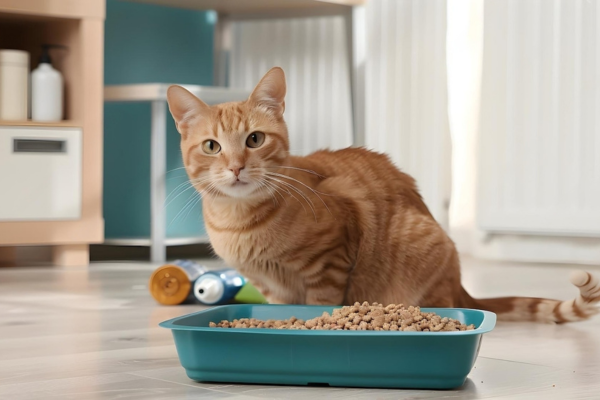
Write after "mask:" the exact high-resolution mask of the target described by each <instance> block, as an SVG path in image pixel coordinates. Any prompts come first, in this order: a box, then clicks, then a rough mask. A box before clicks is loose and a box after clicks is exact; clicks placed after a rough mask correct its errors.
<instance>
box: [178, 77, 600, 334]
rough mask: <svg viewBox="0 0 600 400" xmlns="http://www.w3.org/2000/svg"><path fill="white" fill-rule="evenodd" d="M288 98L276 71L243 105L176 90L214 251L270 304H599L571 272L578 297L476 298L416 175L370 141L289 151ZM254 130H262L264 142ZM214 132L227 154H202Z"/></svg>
mask: <svg viewBox="0 0 600 400" xmlns="http://www.w3.org/2000/svg"><path fill="white" fill-rule="evenodd" d="M284 97H285V77H284V74H283V71H282V70H281V69H279V68H274V69H272V70H271V71H269V72H268V73H267V74H266V75H265V77H264V78H263V79H262V80H261V82H260V83H259V84H258V86H257V87H256V89H255V90H254V92H253V93H252V95H251V96H250V98H249V99H248V100H247V101H244V102H236V103H226V104H220V105H217V106H213V107H209V106H207V105H206V104H204V103H203V102H201V101H200V100H199V99H197V98H195V97H194V96H193V95H192V94H190V93H189V92H187V91H186V90H185V89H183V88H180V87H171V88H169V91H168V100H169V108H170V110H171V113H172V115H173V117H174V119H175V121H176V123H177V127H178V130H179V132H180V133H181V151H182V155H183V160H184V164H185V167H186V170H187V173H188V175H189V177H190V181H191V183H192V185H193V186H194V187H195V188H196V190H197V191H198V192H200V193H201V194H202V196H203V214H204V220H205V223H206V228H207V231H208V235H209V237H210V240H211V244H212V246H213V249H214V250H215V252H216V253H217V254H218V255H219V256H220V257H222V258H223V259H224V260H225V261H226V262H227V263H228V264H230V265H232V266H234V267H236V268H237V269H239V270H240V272H242V273H243V274H244V275H245V276H247V277H248V278H249V279H250V281H251V282H252V283H254V285H256V286H257V287H258V288H259V289H260V290H261V291H262V292H263V294H264V295H265V296H266V297H267V298H268V299H269V301H270V302H272V303H296V304H351V303H354V302H355V301H360V302H362V301H369V302H379V303H383V304H386V303H404V304H411V305H421V306H432V307H472V308H481V309H486V310H490V311H494V312H496V313H497V314H498V316H499V318H500V319H505V320H524V321H539V322H557V323H560V322H568V321H578V320H581V319H585V318H588V317H590V316H591V315H593V314H595V313H596V312H597V308H596V305H597V303H598V301H599V296H600V286H599V284H598V280H597V279H596V278H594V277H592V276H591V275H589V274H587V273H585V272H578V273H575V274H574V275H573V277H572V282H573V283H574V284H575V285H576V286H577V287H579V289H580V295H579V297H577V298H576V299H574V300H570V301H564V302H561V301H558V300H548V299H533V298H522V297H509V298H498V299H481V300H478V299H473V298H471V296H469V294H468V293H467V292H466V291H465V290H464V289H463V288H462V286H461V282H460V280H461V279H460V263H459V259H458V254H457V252H456V249H455V246H454V243H453V242H452V241H451V240H450V239H449V238H448V236H447V235H446V233H445V232H444V230H443V229H442V228H441V227H440V226H439V225H438V224H437V223H436V221H435V220H434V218H433V217H432V216H431V214H430V212H429V210H428V209H427V207H426V206H425V204H424V203H423V201H422V199H421V196H420V195H419V192H418V190H417V187H416V184H415V182H414V180H413V179H412V178H411V177H410V176H408V175H406V174H404V173H402V172H401V171H399V170H398V169H397V168H396V167H395V166H394V165H393V164H392V163H391V162H390V160H389V159H388V157H387V156H385V155H383V154H378V153H374V152H371V151H367V150H365V149H361V148H350V149H344V150H339V151H327V150H323V151H318V152H316V153H313V154H311V155H308V156H306V157H294V156H290V155H289V140H288V132H287V127H286V124H285V121H284V119H283V111H284V108H285V103H284ZM253 132H263V133H264V134H265V141H264V143H262V144H261V145H260V146H257V147H256V148H254V147H251V146H249V145H248V144H247V143H248V142H247V141H248V140H249V135H251V134H252V133H253ZM209 140H210V141H214V142H217V143H218V144H219V148H220V151H219V152H217V153H215V154H207V153H206V152H205V151H204V150H203V149H204V146H203V143H205V142H206V141H209Z"/></svg>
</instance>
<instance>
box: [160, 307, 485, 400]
mask: <svg viewBox="0 0 600 400" xmlns="http://www.w3.org/2000/svg"><path fill="white" fill-rule="evenodd" d="M335 308H339V307H331V306H329V307H322V306H295V305H228V306H221V307H214V308H210V309H207V310H204V311H200V312H197V313H193V314H188V315H184V316H182V317H177V318H174V319H171V320H169V321H165V322H162V323H161V324H160V326H162V327H163V328H168V329H171V330H172V332H173V337H174V339H175V346H176V348H177V354H178V355H179V359H180V361H181V365H182V366H183V367H184V368H185V371H186V373H187V375H188V377H190V378H191V379H193V380H195V381H199V382H232V383H258V384H278V385H317V386H348V387H381V388H415V389H453V388H457V387H459V386H461V385H462V384H463V383H464V382H465V380H466V378H467V375H468V374H469V372H470V371H471V369H472V368H473V365H474V364H475V359H476V358H477V355H478V353H479V347H480V346H481V339H482V336H483V334H484V333H487V332H489V331H491V330H492V329H493V328H494V326H495V324H496V315H495V314H494V313H491V312H487V311H479V310H469V309H458V308H423V309H422V310H423V311H426V312H435V313H437V314H439V315H441V316H442V317H450V318H454V319H457V320H459V321H461V322H463V323H465V324H474V325H475V327H476V329H475V330H472V331H462V332H389V331H322V330H319V331H316V330H315V331H312V330H285V329H247V328H246V329H221V328H209V326H208V324H209V322H220V321H222V320H229V321H231V320H233V319H240V318H258V319H263V320H266V319H287V318H290V317H292V316H294V317H296V318H300V319H304V320H306V319H310V318H314V317H317V316H320V315H321V314H323V312H324V311H327V312H328V313H330V314H331V312H332V310H333V309H335Z"/></svg>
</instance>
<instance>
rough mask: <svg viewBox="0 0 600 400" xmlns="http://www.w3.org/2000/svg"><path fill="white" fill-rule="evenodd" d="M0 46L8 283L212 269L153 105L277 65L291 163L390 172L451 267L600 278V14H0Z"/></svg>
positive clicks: (161, 114)
mask: <svg viewBox="0 0 600 400" xmlns="http://www.w3.org/2000/svg"><path fill="white" fill-rule="evenodd" d="M67 3H68V4H67ZM44 44H55V45H63V46H66V48H48V49H46V50H44V48H43V47H42V45H44ZM0 49H2V51H1V52H0V94H1V96H0V261H2V262H4V263H6V264H11V263H25V264H28V263H29V264H31V263H38V262H47V261H49V260H52V262H53V263H54V264H58V265H87V263H88V261H89V260H90V257H91V260H92V261H100V260H104V261H105V260H124V259H139V260H151V261H153V262H154V263H162V262H163V261H165V260H166V259H168V258H174V257H191V258H195V257H202V256H207V255H210V252H209V248H208V245H207V244H208V238H207V236H206V232H205V229H204V226H203V221H202V215H201V202H200V199H199V197H198V196H197V195H196V194H195V193H194V192H193V191H191V190H189V186H188V185H186V182H187V177H186V175H185V172H184V170H183V169H182V168H181V167H182V162H181V159H180V158H181V157H180V150H179V135H178V134H177V132H176V130H175V126H174V123H173V121H172V119H171V117H170V115H169V114H168V111H167V108H166V99H165V90H166V87H168V85H169V84H182V85H186V86H187V87H188V88H190V90H192V91H193V92H194V93H196V94H197V95H198V96H199V97H200V98H202V99H203V100H204V101H206V102H209V103H218V102H222V101H234V100H242V99H244V98H245V97H246V96H247V95H248V93H249V91H250V90H251V89H252V88H253V86H254V85H255V84H256V83H257V82H258V80H259V79H260V77H261V76H262V75H263V74H264V73H265V72H266V71H267V70H268V69H269V68H270V67H272V66H275V65H278V66H281V67H283V68H284V70H285V72H286V75H287V80H288V94H287V99H286V106H287V107H286V112H285V117H286V120H287V122H288V125H289V131H290V136H291V149H292V153H293V154H298V155H302V154H308V153H310V152H312V151H315V150H317V149H321V148H333V149H339V148H344V147H348V146H366V147H367V148H370V149H373V150H376V151H381V152H386V153H388V154H389V155H390V156H391V158H392V159H393V161H394V162H395V163H396V164H397V165H398V166H399V167H400V168H401V169H402V170H403V171H405V172H407V173H409V174H411V175H413V176H414V177H415V178H416V179H417V182H418V184H419V187H420V190H421V192H422V194H423V196H424V198H425V200H426V202H427V205H428V206H429V208H430V209H431V211H432V213H433V215H434V216H435V217H436V219H437V220H438V221H439V223H440V224H441V225H442V226H444V227H445V228H446V230H447V231H448V232H449V233H450V235H451V237H452V238H453V240H454V241H455V242H456V243H457V245H458V248H459V250H460V251H461V253H462V254H464V255H470V256H474V257H477V258H482V259H497V260H509V261H531V262H546V263H583V264H600V4H599V2H598V1H587V0H547V1H546V0H521V1H517V0H485V1H484V0H329V1H317V0H240V1H217V0H172V1H170V0H135V1H133V0H132V1H124V0H106V2H104V1H102V0H89V1H87V2H78V3H76V4H73V3H69V2H66V1H61V0H38V1H34V2H24V3H22V4H21V3H18V4H17V3H15V2H14V1H8V0H0ZM7 50H20V51H21V52H14V51H12V52H11V51H7ZM46 53H47V54H48V55H49V56H50V57H51V61H50V62H48V59H47V58H45V57H43V56H44V54H46ZM40 57H41V58H40ZM40 61H41V63H40ZM42 64H44V65H46V67H47V66H48V65H50V67H49V68H50V70H48V69H47V68H46V67H44V65H42ZM44 68H46V69H44ZM56 74H58V76H59V77H60V79H62V81H61V80H60V79H59V78H57V77H56V76H57V75H56ZM57 79H59V80H57ZM52 82H54V83H52ZM57 82H58V83H57ZM59 89H60V90H59ZM15 99H21V100H19V101H20V103H19V104H21V106H20V108H19V107H16V106H14V104H13V103H15V102H16V100H15ZM22 99H25V100H24V101H25V103H23V101H22ZM55 99H59V100H55ZM56 101H58V102H59V103H61V104H62V109H61V110H51V109H50V110H48V109H47V108H48V107H47V104H48V103H49V102H50V103H56ZM15 107H16V108H17V109H15Z"/></svg>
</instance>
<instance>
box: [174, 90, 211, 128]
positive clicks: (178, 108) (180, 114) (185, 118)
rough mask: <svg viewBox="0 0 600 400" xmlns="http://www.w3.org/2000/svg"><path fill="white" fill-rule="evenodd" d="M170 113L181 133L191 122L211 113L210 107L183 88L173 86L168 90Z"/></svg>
mask: <svg viewBox="0 0 600 400" xmlns="http://www.w3.org/2000/svg"><path fill="white" fill-rule="evenodd" d="M167 103H169V111H171V115H172V116H173V119H174V120H175V125H177V130H178V131H179V133H183V132H181V130H182V129H185V127H186V126H188V125H189V123H190V121H192V120H194V119H196V118H202V117H203V116H207V115H209V113H210V107H209V106H208V105H207V104H206V103H205V102H203V101H202V100H200V99H199V98H197V97H196V96H194V95H193V94H192V93H190V92H189V91H187V90H186V89H184V88H182V87H181V86H177V85H172V86H169V88H168V89H167Z"/></svg>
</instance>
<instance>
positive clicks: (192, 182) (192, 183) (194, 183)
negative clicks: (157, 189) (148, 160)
mask: <svg viewBox="0 0 600 400" xmlns="http://www.w3.org/2000/svg"><path fill="white" fill-rule="evenodd" d="M209 180H210V178H202V179H197V180H196V179H194V180H189V181H187V182H183V183H182V184H180V185H179V186H177V187H176V188H175V189H173V190H172V191H171V193H169V195H168V196H167V198H166V199H165V202H167V200H169V197H171V196H172V195H173V193H175V191H176V190H177V189H179V188H180V187H181V186H183V185H186V184H188V185H189V187H187V188H185V189H182V191H181V192H179V193H178V194H177V196H175V197H174V198H172V199H171V200H170V201H169V202H168V203H166V204H165V208H167V207H168V206H169V204H171V203H172V202H174V201H175V200H176V199H177V198H178V197H179V196H181V195H182V194H183V193H185V192H187V191H188V190H190V189H192V188H194V189H196V190H198V188H197V187H196V186H197V185H200V184H202V183H204V182H207V181H209Z"/></svg>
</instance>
